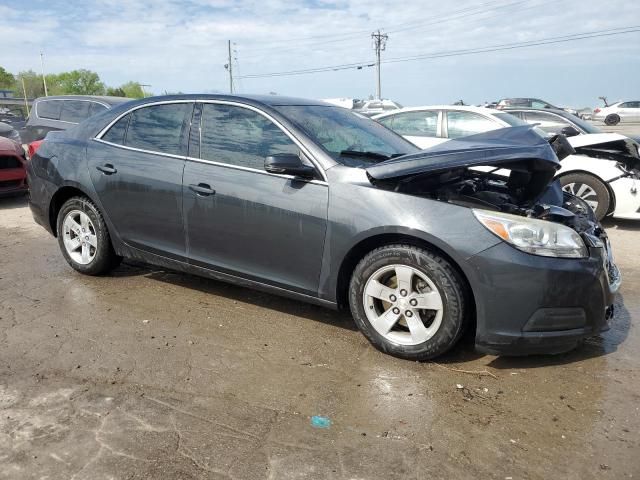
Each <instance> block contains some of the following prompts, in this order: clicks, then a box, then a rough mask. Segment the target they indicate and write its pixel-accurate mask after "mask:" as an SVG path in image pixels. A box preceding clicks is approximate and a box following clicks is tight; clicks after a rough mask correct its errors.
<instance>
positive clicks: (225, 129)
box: [200, 103, 299, 170]
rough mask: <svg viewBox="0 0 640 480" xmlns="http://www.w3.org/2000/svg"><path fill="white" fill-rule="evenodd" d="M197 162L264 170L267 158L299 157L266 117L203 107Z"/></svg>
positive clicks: (229, 108)
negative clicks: (208, 161) (271, 156)
mask: <svg viewBox="0 0 640 480" xmlns="http://www.w3.org/2000/svg"><path fill="white" fill-rule="evenodd" d="M201 118H202V119H201V129H202V130H201V143H200V158H202V159H203V160H211V161H214V162H220V163H226V164H229V165H235V166H238V167H246V168H253V169H256V170H264V159H265V158H266V157H267V156H269V155H277V154H281V153H292V154H295V155H299V148H298V146H297V145H296V144H295V143H294V142H293V141H292V140H291V139H290V138H289V137H288V136H287V135H286V134H285V133H284V132H283V131H282V130H281V129H280V127H278V126H277V125H276V124H274V123H273V122H272V121H271V120H269V119H268V118H266V117H265V116H263V115H261V114H259V113H257V112H254V111H253V110H249V109H248V108H243V107H238V106H235V105H222V104H213V103H205V104H204V105H203V107H202V117H201Z"/></svg>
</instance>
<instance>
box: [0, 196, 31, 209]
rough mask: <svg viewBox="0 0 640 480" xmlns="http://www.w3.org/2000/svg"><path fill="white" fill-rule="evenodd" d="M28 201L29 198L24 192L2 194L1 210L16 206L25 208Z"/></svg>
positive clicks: (0, 198)
mask: <svg viewBox="0 0 640 480" xmlns="http://www.w3.org/2000/svg"><path fill="white" fill-rule="evenodd" d="M28 203H29V199H28V197H27V195H26V194H24V193H17V194H15V195H7V196H0V211H1V210H13V209H14V208H23V207H26V206H27V204H28Z"/></svg>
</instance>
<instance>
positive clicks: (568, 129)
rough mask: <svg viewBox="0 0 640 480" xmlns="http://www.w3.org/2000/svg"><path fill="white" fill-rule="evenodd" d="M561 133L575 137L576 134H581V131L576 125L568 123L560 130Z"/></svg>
mask: <svg viewBox="0 0 640 480" xmlns="http://www.w3.org/2000/svg"><path fill="white" fill-rule="evenodd" d="M560 133H561V134H562V135H564V136H565V137H575V136H576V135H580V132H579V131H578V130H577V129H576V127H574V126H572V125H568V126H566V127H564V128H563V129H562V130H560Z"/></svg>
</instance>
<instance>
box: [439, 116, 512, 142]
mask: <svg viewBox="0 0 640 480" xmlns="http://www.w3.org/2000/svg"><path fill="white" fill-rule="evenodd" d="M498 128H501V125H500V124H498V123H497V122H494V121H493V120H490V119H488V118H486V117H483V116H482V115H478V114H477V113H472V112H460V111H451V112H447V132H448V136H449V138H460V137H466V136H468V135H475V134H476V133H483V132H488V131H489V130H497V129H498Z"/></svg>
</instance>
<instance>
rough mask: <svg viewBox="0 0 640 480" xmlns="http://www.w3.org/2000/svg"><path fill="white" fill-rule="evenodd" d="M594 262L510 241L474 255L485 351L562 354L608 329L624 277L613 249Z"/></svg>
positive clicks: (593, 256) (480, 344) (595, 255)
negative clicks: (532, 251)
mask: <svg viewBox="0 0 640 480" xmlns="http://www.w3.org/2000/svg"><path fill="white" fill-rule="evenodd" d="M589 251H590V256H589V258H584V259H560V258H548V257H540V256H535V255H529V254H526V253H524V252H521V251H519V250H517V249H515V248H513V247H511V246H510V245H508V244H506V243H502V244H498V245H496V246H494V247H491V248H489V249H487V250H485V251H484V252H482V253H480V254H478V255H475V256H474V257H471V258H470V259H469V260H468V261H469V263H470V264H471V266H472V267H473V270H474V271H475V272H476V274H477V277H476V282H475V285H474V284H473V283H472V288H473V293H474V296H475V300H476V315H477V327H476V347H477V348H478V349H479V350H481V351H483V352H486V353H492V354H500V355H528V354H546V353H561V352H565V351H568V350H571V349H573V348H575V347H576V346H577V345H578V344H579V343H580V341H581V340H582V339H584V338H587V337H591V336H594V335H597V334H599V333H600V332H602V331H604V330H607V329H608V320H609V319H610V318H611V317H612V315H613V307H612V305H613V301H614V297H615V293H616V292H617V290H618V288H619V286H620V274H619V271H618V269H617V267H616V266H615V264H614V263H613V258H612V256H611V254H610V249H609V248H608V246H607V247H604V248H598V247H590V248H589Z"/></svg>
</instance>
